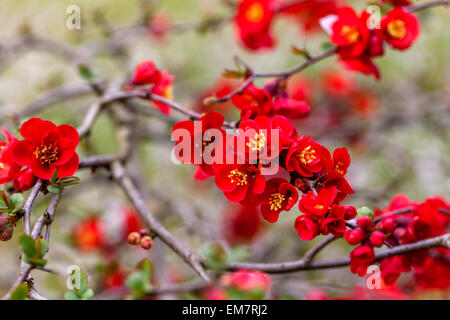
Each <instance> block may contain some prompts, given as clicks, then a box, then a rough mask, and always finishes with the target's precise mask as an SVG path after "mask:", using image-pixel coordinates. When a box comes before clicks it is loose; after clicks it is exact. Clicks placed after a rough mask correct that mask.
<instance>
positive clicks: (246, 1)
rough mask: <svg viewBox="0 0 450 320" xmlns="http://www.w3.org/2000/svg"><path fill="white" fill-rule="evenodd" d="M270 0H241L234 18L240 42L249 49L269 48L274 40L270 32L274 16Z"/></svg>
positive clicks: (273, 43)
mask: <svg viewBox="0 0 450 320" xmlns="http://www.w3.org/2000/svg"><path fill="white" fill-rule="evenodd" d="M273 2H274V1H272V0H241V1H240V2H239V4H238V7H237V13H236V17H235V18H234V21H235V25H236V30H237V35H238V37H239V39H240V40H241V43H242V44H243V45H244V46H245V47H246V48H248V49H250V50H259V49H263V48H271V47H273V46H274V45H275V41H274V39H273V38H272V36H271V34H270V30H269V29H270V26H271V23H272V20H273V16H274V8H273Z"/></svg>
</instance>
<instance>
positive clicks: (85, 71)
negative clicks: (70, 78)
mask: <svg viewBox="0 0 450 320" xmlns="http://www.w3.org/2000/svg"><path fill="white" fill-rule="evenodd" d="M78 71H79V72H80V75H81V76H82V77H83V78H84V79H85V80H87V81H88V82H90V83H92V82H95V79H96V78H97V75H96V74H95V73H93V72H92V70H91V69H89V68H88V67H87V66H84V65H80V66H79V68H78Z"/></svg>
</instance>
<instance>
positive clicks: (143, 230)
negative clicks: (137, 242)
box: [139, 229, 150, 237]
mask: <svg viewBox="0 0 450 320" xmlns="http://www.w3.org/2000/svg"><path fill="white" fill-rule="evenodd" d="M139 234H140V235H141V237H143V236H148V235H149V234H150V232H148V230H147V229H140V230H139Z"/></svg>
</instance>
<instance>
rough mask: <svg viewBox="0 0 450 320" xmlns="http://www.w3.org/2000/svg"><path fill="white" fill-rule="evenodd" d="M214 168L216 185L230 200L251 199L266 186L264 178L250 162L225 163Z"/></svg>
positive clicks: (241, 200)
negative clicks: (239, 163)
mask: <svg viewBox="0 0 450 320" xmlns="http://www.w3.org/2000/svg"><path fill="white" fill-rule="evenodd" d="M216 168H217V169H216V170H217V174H216V177H215V182H216V185H217V187H218V188H219V189H220V190H222V191H223V193H224V195H225V197H226V198H227V199H228V200H230V201H231V202H241V203H242V202H243V201H244V200H245V199H246V198H247V200H248V199H253V198H255V197H256V195H257V194H261V193H262V192H263V191H264V189H265V187H266V179H265V178H264V176H263V175H261V173H260V172H259V169H258V168H257V167H255V166H254V165H252V164H241V165H237V164H227V165H218V166H217V167H216ZM254 205H256V203H254Z"/></svg>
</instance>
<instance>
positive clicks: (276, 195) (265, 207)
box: [261, 178, 298, 223]
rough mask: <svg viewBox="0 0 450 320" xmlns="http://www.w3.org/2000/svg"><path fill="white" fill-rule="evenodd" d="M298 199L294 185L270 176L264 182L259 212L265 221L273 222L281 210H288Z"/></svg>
mask: <svg viewBox="0 0 450 320" xmlns="http://www.w3.org/2000/svg"><path fill="white" fill-rule="evenodd" d="M297 200H298V192H297V190H296V189H295V187H294V186H293V185H292V184H290V183H289V182H287V181H286V180H284V179H282V178H272V179H270V180H269V181H267V183H266V188H265V190H264V193H263V194H262V195H261V214H262V216H263V217H264V219H266V220H267V221H269V222H271V223H274V222H276V221H277V220H278V216H279V215H280V212H281V211H289V210H290V209H291V208H292V207H293V206H294V205H295V204H296V203H297Z"/></svg>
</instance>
